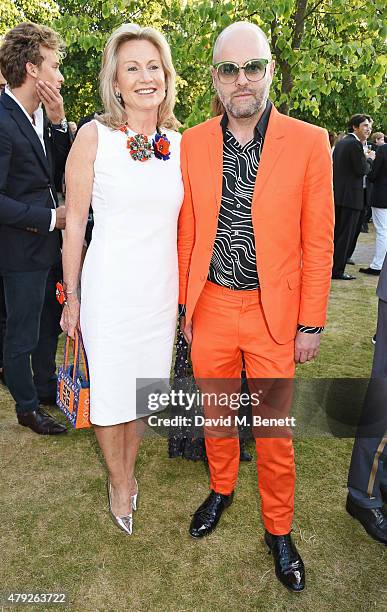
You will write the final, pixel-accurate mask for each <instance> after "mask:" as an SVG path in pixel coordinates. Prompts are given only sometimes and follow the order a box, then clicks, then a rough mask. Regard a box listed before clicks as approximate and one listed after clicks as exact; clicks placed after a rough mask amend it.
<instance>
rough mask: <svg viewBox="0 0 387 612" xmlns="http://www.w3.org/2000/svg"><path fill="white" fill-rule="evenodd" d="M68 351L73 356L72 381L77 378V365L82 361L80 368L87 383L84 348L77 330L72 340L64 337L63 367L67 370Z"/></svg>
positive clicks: (87, 375)
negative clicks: (81, 367)
mask: <svg viewBox="0 0 387 612" xmlns="http://www.w3.org/2000/svg"><path fill="white" fill-rule="evenodd" d="M70 349H71V352H72V354H73V361H74V367H73V377H72V378H73V381H74V382H75V380H76V379H77V377H78V373H79V365H80V361H82V366H83V370H84V375H85V378H86V380H87V381H89V367H88V363H87V357H86V352H85V347H84V345H83V339H82V334H81V331H80V330H79V329H77V328H76V329H75V331H74V338H70V336H66V341H65V344H64V352H63V367H64V368H67V367H68V364H69V355H70Z"/></svg>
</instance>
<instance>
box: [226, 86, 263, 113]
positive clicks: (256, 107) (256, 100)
mask: <svg viewBox="0 0 387 612" xmlns="http://www.w3.org/2000/svg"><path fill="white" fill-rule="evenodd" d="M269 89H270V84H268V85H267V87H265V89H264V90H263V91H260V92H250V91H249V93H251V94H252V96H253V97H252V98H251V99H250V101H249V103H248V104H243V105H242V106H239V105H238V103H234V102H233V101H232V98H227V97H226V96H222V94H221V93H219V92H218V96H219V99H220V101H221V102H222V104H223V106H224V108H225V109H226V111H227V114H228V115H231V117H234V119H248V118H249V117H253V115H256V114H257V113H258V112H259V111H261V110H263V109H264V108H265V106H266V102H267V99H268V97H269ZM241 93H242V92H241Z"/></svg>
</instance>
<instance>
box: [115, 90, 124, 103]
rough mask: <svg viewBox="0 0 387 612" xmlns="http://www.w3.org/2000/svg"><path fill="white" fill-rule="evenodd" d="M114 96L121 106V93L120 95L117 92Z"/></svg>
mask: <svg viewBox="0 0 387 612" xmlns="http://www.w3.org/2000/svg"><path fill="white" fill-rule="evenodd" d="M114 95H115V97H116V99H117V101H118V102H119V103H120V104H122V96H121V93H120V92H119V91H116V92H115V94H114Z"/></svg>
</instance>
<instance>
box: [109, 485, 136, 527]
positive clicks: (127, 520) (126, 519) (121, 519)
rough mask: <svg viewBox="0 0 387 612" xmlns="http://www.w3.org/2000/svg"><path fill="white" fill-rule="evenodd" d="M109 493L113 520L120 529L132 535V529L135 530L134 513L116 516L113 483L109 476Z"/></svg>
mask: <svg viewBox="0 0 387 612" xmlns="http://www.w3.org/2000/svg"><path fill="white" fill-rule="evenodd" d="M108 495H109V510H110V514H111V517H112V519H113V522H114V523H115V524H116V525H117V527H119V529H122V531H125V533H127V534H128V535H132V531H133V518H132V513H130V514H128V515H127V516H116V515H115V514H114V512H113V510H112V485H111V482H110V479H109V478H108Z"/></svg>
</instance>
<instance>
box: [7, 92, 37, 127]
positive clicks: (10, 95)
mask: <svg viewBox="0 0 387 612" xmlns="http://www.w3.org/2000/svg"><path fill="white" fill-rule="evenodd" d="M5 93H6V94H7V95H8V96H9V97H10V98H12V100H13V101H14V102H16V104H17V105H18V106H19V107H20V108H21V110H22V111H23V113H24V114H25V115H26V117H28V119H29V121H30V123H31V124H32V125H33V120H32V117H31V115H30V114H29V113H28V112H27V111H26V109H25V108H24V106H23V104H22V103H21V102H19V100H18V99H17V98H16V96H14V95H13V93H12V91H11V90H10V88H9V87H8V85H6V86H5ZM41 115H43V109H42V105H41V104H39V106H38V108H37V109H36V111H35V112H34V119H35V123H37V120H38V121H39V123H40V122H41Z"/></svg>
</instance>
